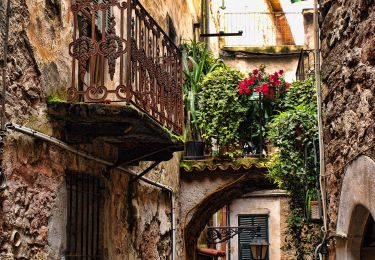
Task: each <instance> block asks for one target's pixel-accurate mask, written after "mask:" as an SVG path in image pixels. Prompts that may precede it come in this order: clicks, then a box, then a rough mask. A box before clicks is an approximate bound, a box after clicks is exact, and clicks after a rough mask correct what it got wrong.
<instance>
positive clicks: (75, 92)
mask: <svg viewBox="0 0 375 260" xmlns="http://www.w3.org/2000/svg"><path fill="white" fill-rule="evenodd" d="M72 12H73V15H74V32H73V42H72V43H71V44H70V46H69V48H70V49H69V51H70V55H71V56H72V58H73V60H72V82H71V86H70V87H69V89H68V91H67V92H68V99H69V101H79V102H104V103H109V102H124V103H127V104H130V103H131V104H133V105H135V106H136V107H138V108H140V109H142V110H143V111H145V112H146V113H148V114H149V115H150V116H152V117H153V118H154V119H155V120H157V121H158V122H159V123H161V124H163V125H166V127H168V128H169V129H170V130H172V131H173V132H175V133H177V134H181V133H182V129H183V100H182V83H183V82H182V81H183V78H182V61H181V52H180V50H179V48H178V47H177V46H176V45H175V44H174V43H173V42H172V41H171V40H170V38H169V37H168V36H167V34H166V33H165V32H164V31H163V30H162V28H161V27H160V26H159V25H158V24H157V23H156V21H155V20H154V19H153V18H152V17H151V16H150V15H149V13H148V12H147V11H146V10H145V8H144V7H143V6H142V5H141V4H140V3H139V2H138V1H136V0H126V1H122V0H75V1H74V3H73V4H72Z"/></svg>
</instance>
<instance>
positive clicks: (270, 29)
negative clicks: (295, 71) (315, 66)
mask: <svg viewBox="0 0 375 260" xmlns="http://www.w3.org/2000/svg"><path fill="white" fill-rule="evenodd" d="M302 18H303V17H302V14H301V13H276V12H274V13H263V12H247V13H225V14H224V26H225V31H227V32H237V31H243V35H242V37H226V39H225V46H226V47H241V46H245V47H267V46H281V45H298V44H297V43H296V40H297V39H295V37H294V35H293V33H292V29H291V26H290V24H292V23H293V24H298V23H301V24H303V23H302ZM302 31H303V28H302ZM301 37H302V39H303V35H302V36H301Z"/></svg>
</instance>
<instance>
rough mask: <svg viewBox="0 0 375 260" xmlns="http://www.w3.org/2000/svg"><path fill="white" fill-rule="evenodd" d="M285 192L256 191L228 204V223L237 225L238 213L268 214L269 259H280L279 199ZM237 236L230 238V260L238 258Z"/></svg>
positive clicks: (282, 197) (283, 196)
mask: <svg viewBox="0 0 375 260" xmlns="http://www.w3.org/2000/svg"><path fill="white" fill-rule="evenodd" d="M284 198H285V194H284V193H283V192H280V191H256V192H253V193H250V194H248V195H246V196H244V198H242V199H237V200H234V201H233V202H232V203H231V204H230V225H231V226H238V215H243V214H249V215H252V214H267V215H269V219H268V227H269V238H270V240H269V242H270V250H269V254H270V256H269V259H270V260H278V259H281V249H280V247H281V227H280V225H281V222H280V216H281V210H280V209H281V207H280V201H281V199H284ZM238 256H239V251H238V236H235V237H234V238H233V239H232V240H231V260H238Z"/></svg>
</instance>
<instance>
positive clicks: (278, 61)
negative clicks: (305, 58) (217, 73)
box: [224, 55, 298, 82]
mask: <svg viewBox="0 0 375 260" xmlns="http://www.w3.org/2000/svg"><path fill="white" fill-rule="evenodd" d="M239 56H240V55H239ZM224 61H225V64H227V65H228V66H230V67H233V68H236V69H238V70H240V71H242V72H243V73H245V74H246V75H247V74H248V73H249V72H251V71H253V69H255V68H259V67H260V65H262V64H263V65H266V67H267V68H266V71H267V72H269V73H274V72H275V71H279V70H281V69H282V70H284V72H285V79H286V81H288V82H292V81H293V80H295V78H296V69H297V64H298V55H288V56H271V57H270V56H266V55H263V56H262V55H258V56H256V55H251V56H249V57H243V56H242V57H225V58H224Z"/></svg>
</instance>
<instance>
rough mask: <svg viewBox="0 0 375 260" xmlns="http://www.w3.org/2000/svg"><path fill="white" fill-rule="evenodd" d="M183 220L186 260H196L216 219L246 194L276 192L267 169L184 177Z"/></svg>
mask: <svg viewBox="0 0 375 260" xmlns="http://www.w3.org/2000/svg"><path fill="white" fill-rule="evenodd" d="M181 180H182V185H181V198H180V199H181V204H182V205H181V208H182V212H181V217H182V219H183V221H184V223H183V227H184V251H185V256H184V259H188V260H195V259H196V257H197V255H196V252H197V251H196V247H197V240H198V238H199V235H200V234H201V232H202V231H203V230H204V228H205V226H206V224H207V223H208V222H209V220H210V218H211V217H212V215H213V214H214V213H215V212H217V211H218V210H220V209H221V208H223V207H224V206H225V205H227V204H228V203H230V202H231V201H233V200H234V199H237V198H240V197H241V196H243V195H244V194H247V193H250V192H253V191H255V190H259V189H269V188H273V187H274V185H273V184H271V183H270V182H269V181H268V180H267V179H266V178H265V169H257V168H255V169H251V170H247V171H246V173H243V174H235V173H234V172H233V171H223V172H221V173H218V174H216V175H215V177H214V178H213V176H212V173H210V172H202V173H199V174H197V175H193V174H189V175H186V176H182V179H181Z"/></svg>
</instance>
